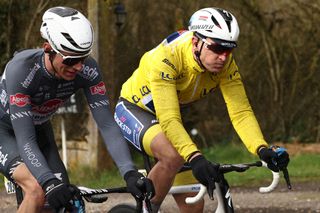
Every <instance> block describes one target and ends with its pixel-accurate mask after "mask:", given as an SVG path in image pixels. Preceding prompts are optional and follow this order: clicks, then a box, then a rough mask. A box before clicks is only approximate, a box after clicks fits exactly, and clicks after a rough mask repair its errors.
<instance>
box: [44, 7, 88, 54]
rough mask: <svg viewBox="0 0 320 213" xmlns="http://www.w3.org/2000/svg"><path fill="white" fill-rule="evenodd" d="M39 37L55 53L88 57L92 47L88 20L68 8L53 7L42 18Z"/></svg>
mask: <svg viewBox="0 0 320 213" xmlns="http://www.w3.org/2000/svg"><path fill="white" fill-rule="evenodd" d="M40 32H41V36H42V37H43V38H44V39H46V40H47V41H48V42H49V43H50V45H51V47H52V48H53V49H54V50H55V51H58V52H60V51H64V52H67V53H73V54H76V55H88V54H90V52H91V48H92V45H93V29H92V26H91V24H90V22H89V20H88V19H87V18H86V17H85V16H84V15H82V14H81V13H80V12H79V11H77V10H75V9H72V8H69V7H53V8H50V9H48V10H47V11H46V12H45V13H44V14H43V16H42V24H41V28H40Z"/></svg>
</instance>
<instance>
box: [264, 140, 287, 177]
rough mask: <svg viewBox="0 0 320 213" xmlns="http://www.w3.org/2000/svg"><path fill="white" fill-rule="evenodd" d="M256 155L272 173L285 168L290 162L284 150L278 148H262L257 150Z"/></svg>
mask: <svg viewBox="0 0 320 213" xmlns="http://www.w3.org/2000/svg"><path fill="white" fill-rule="evenodd" d="M258 155H259V157H260V159H261V160H263V161H264V162H266V163H267V164H268V168H269V169H271V170H272V171H274V172H278V171H279V170H283V169H285V168H287V166H288V164H289V161H290V159H289V154H288V152H287V151H286V149H285V148H283V147H279V146H271V147H270V148H267V147H265V146H262V147H260V148H259V149H258Z"/></svg>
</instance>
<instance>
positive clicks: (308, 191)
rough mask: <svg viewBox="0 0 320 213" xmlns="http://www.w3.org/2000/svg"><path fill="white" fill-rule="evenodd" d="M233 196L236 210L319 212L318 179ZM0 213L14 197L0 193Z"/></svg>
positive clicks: (235, 191)
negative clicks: (267, 190)
mask: <svg viewBox="0 0 320 213" xmlns="http://www.w3.org/2000/svg"><path fill="white" fill-rule="evenodd" d="M231 193H232V198H233V203H234V207H235V209H236V212H237V213H251V212H252V213H271V212H272V213H278V212H279V213H289V212H290V213H292V212H301V213H302V212H303V213H317V212H319V213H320V182H310V183H304V184H295V185H293V190H292V191H288V190H287V189H286V188H285V187H284V186H278V189H276V190H275V191H274V192H272V193H270V194H260V193H259V192H257V188H236V187H234V188H232V191H231ZM205 199H206V209H205V212H213V211H212V209H214V208H215V206H216V201H211V200H209V199H208V198H207V197H206V198H205ZM0 200H1V205H0V212H1V213H12V212H15V211H16V209H15V197H14V196H12V195H7V194H5V192H3V191H2V192H0ZM124 202H125V203H132V204H133V203H134V200H133V199H132V198H131V197H130V196H129V195H125V194H115V195H110V197H109V199H108V201H107V202H105V203H103V204H90V203H87V205H86V208H87V212H89V213H100V212H107V211H103V210H102V209H104V210H109V209H110V208H111V207H112V206H114V205H117V204H119V203H124ZM161 212H162V213H176V212H178V209H177V207H176V205H175V203H174V201H173V199H172V198H171V196H167V198H166V200H165V202H164V204H163V207H162V211H161Z"/></svg>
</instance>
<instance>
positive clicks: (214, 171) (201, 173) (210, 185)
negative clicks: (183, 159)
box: [190, 155, 220, 199]
mask: <svg viewBox="0 0 320 213" xmlns="http://www.w3.org/2000/svg"><path fill="white" fill-rule="evenodd" d="M190 165H191V168H192V173H193V176H194V177H195V178H196V179H197V180H198V181H199V182H200V183H201V184H203V185H205V186H206V187H207V191H208V194H209V197H210V199H213V190H214V189H215V182H219V181H220V178H219V172H218V169H219V165H218V164H215V163H211V162H210V161H208V160H207V159H206V158H205V157H204V156H203V155H198V156H196V157H194V158H193V159H192V160H191V161H190Z"/></svg>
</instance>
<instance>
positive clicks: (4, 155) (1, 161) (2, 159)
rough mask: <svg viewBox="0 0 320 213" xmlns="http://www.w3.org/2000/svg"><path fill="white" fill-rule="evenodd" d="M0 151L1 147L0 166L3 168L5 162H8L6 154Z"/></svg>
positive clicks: (0, 147)
mask: <svg viewBox="0 0 320 213" xmlns="http://www.w3.org/2000/svg"><path fill="white" fill-rule="evenodd" d="M1 149H2V146H0V163H1V164H2V166H5V163H6V161H7V160H8V158H7V157H8V154H6V153H3V152H2V151H1Z"/></svg>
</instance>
